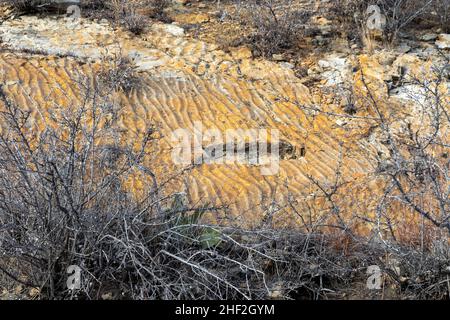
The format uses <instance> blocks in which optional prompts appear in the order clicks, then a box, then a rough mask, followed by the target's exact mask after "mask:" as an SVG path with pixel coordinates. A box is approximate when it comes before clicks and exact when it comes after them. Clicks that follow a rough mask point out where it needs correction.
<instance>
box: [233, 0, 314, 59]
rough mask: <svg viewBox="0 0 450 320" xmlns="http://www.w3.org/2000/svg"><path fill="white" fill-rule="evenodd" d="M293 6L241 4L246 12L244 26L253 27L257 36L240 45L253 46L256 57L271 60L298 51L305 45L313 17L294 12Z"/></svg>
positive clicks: (271, 1)
mask: <svg viewBox="0 0 450 320" xmlns="http://www.w3.org/2000/svg"><path fill="white" fill-rule="evenodd" d="M291 2H292V1H287V2H286V1H281V2H280V1H277V0H262V1H258V0H251V1H247V2H244V3H240V6H242V9H243V10H240V11H241V12H240V15H239V19H240V22H241V23H242V24H248V23H250V24H251V27H252V28H253V33H252V34H251V35H250V36H249V37H248V38H246V39H242V40H241V41H240V42H241V43H242V42H243V43H246V44H249V45H251V47H252V48H253V53H254V55H255V56H264V57H271V56H272V55H273V54H276V53H281V52H283V51H285V50H287V49H293V48H295V47H296V46H297V44H298V42H299V41H301V37H302V35H303V34H304V30H305V29H306V28H305V24H306V22H307V21H308V20H309V17H310V13H309V12H307V11H299V10H293V9H292V8H291Z"/></svg>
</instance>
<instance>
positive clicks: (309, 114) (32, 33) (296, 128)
mask: <svg viewBox="0 0 450 320" xmlns="http://www.w3.org/2000/svg"><path fill="white" fill-rule="evenodd" d="M0 36H1V38H2V42H3V45H4V46H5V47H7V48H8V49H9V52H5V53H1V54H0V81H1V83H3V84H4V89H5V91H6V92H7V93H8V94H9V95H10V96H11V97H12V98H13V99H14V100H15V101H17V102H18V103H20V104H22V105H26V104H27V103H26V101H27V99H28V98H27V97H26V95H29V96H31V97H32V99H33V100H35V101H37V102H38V103H37V104H36V105H37V106H39V108H42V109H41V110H34V115H35V116H36V117H39V116H38V115H42V114H44V115H45V114H46V113H50V112H51V108H52V107H51V106H52V105H54V104H55V103H56V104H61V105H65V104H67V103H70V101H76V100H77V98H79V97H77V90H76V89H75V83H74V79H73V75H74V74H80V73H81V74H84V75H87V76H89V77H92V75H93V74H94V73H95V70H96V68H97V67H98V65H99V64H101V63H102V61H104V60H105V59H109V58H111V57H113V56H114V55H117V54H123V55H125V56H128V57H129V58H131V59H132V60H134V62H135V64H136V65H137V67H138V69H139V70H140V76H141V78H142V80H143V83H142V85H141V86H140V87H139V88H136V89H135V90H132V92H131V93H129V94H123V95H122V97H121V100H122V101H123V104H124V105H125V106H126V108H125V112H124V113H123V115H122V117H121V120H120V121H121V126H122V127H123V130H124V131H125V132H127V133H129V137H130V138H129V140H130V143H132V141H133V139H136V134H138V135H139V134H143V133H144V129H145V127H146V124H148V123H154V124H155V125H156V126H157V127H158V129H159V130H160V132H161V136H162V137H163V138H162V139H161V140H160V141H159V143H158V146H157V150H154V151H155V154H156V156H155V157H152V159H149V160H148V162H149V165H150V166H151V167H152V168H154V170H155V171H156V173H157V175H158V176H159V177H161V180H165V177H167V176H174V178H173V179H172V180H171V181H172V182H171V184H170V189H171V190H170V191H172V192H176V191H183V192H185V193H186V195H187V198H188V200H189V201H190V202H191V203H195V204H198V203H210V204H214V205H227V206H229V211H228V212H227V214H228V215H231V216H236V217H240V219H242V220H244V221H245V222H247V223H259V222H260V221H261V218H262V217H263V216H264V215H265V214H267V212H268V211H271V212H272V211H275V212H277V216H276V218H275V220H276V221H278V223H283V224H289V223H291V222H294V221H295V220H296V219H298V215H296V214H293V211H292V207H293V206H292V205H291V204H292V201H293V198H295V199H296V200H295V201H296V204H295V208H297V209H296V210H299V211H302V210H308V208H311V206H310V204H314V208H315V209H314V210H313V211H314V212H310V218H311V219H314V220H315V219H319V217H320V215H321V214H322V213H324V212H328V211H329V210H328V209H329V203H327V201H326V200H324V198H323V197H321V196H320V191H319V190H318V188H317V185H316V184H315V183H313V182H312V181H313V180H314V181H319V182H320V183H322V184H324V185H332V183H333V182H334V181H335V178H336V169H337V168H338V167H339V168H341V170H342V172H341V176H342V177H344V179H345V180H346V181H345V182H348V183H344V185H345V188H344V191H343V192H342V194H339V201H340V202H342V203H345V205H346V208H347V210H348V211H349V212H352V213H355V212H357V213H358V214H360V215H363V216H370V215H372V214H373V212H374V206H375V203H374V201H375V197H372V196H371V194H372V193H373V192H376V190H377V188H379V186H378V182H376V181H373V180H372V179H370V178H368V173H369V172H372V171H373V170H374V169H375V168H374V166H375V161H374V160H373V159H374V155H375V154H376V152H377V148H376V147H375V146H374V145H373V144H372V142H373V141H371V140H370V139H371V138H372V137H369V138H368V139H366V140H364V139H361V134H364V133H365V131H367V129H361V126H360V125H359V124H358V122H357V120H355V121H353V120H349V121H348V123H347V122H345V123H342V122H339V123H338V121H336V119H335V118H329V117H327V116H326V115H325V114H321V113H317V112H314V110H313V109H314V108H312V107H313V106H314V107H317V105H316V104H317V102H316V101H315V99H313V98H312V96H311V94H310V90H309V89H308V88H307V87H306V86H305V85H303V84H302V81H301V79H299V78H297V77H296V76H295V74H294V71H293V70H292V68H291V67H289V66H287V65H286V64H285V63H284V64H283V63H274V62H268V61H264V60H253V59H252V57H251V52H249V51H248V50H246V49H240V50H235V51H232V52H231V53H230V54H227V53H225V52H223V51H221V50H218V49H217V46H216V45H214V44H208V43H205V42H201V41H196V40H193V39H189V38H187V37H186V36H185V34H184V31H183V29H182V28H180V27H178V26H176V25H163V24H155V25H153V26H152V27H151V28H149V32H148V33H147V34H145V35H144V36H143V37H142V38H139V39H138V38H133V37H131V36H130V35H129V34H128V33H126V32H123V31H121V30H113V29H112V28H111V27H110V26H109V25H108V23H107V22H106V21H104V22H100V23H95V22H92V21H86V20H80V21H78V22H77V23H74V22H73V21H70V20H64V19H61V18H38V17H28V16H26V17H21V18H20V19H17V20H8V21H5V22H4V23H3V24H2V25H0ZM24 51H26V52H25V53H24ZM21 52H22V53H21ZM33 52H35V53H37V54H33ZM404 59H406V58H404ZM381 60H383V59H381ZM385 60H386V59H385ZM387 60H390V62H389V63H388V64H391V63H394V64H396V63H397V64H399V65H402V64H404V62H402V61H398V59H396V58H395V57H393V58H392V59H387ZM406 60H408V59H406ZM394 61H395V62H394ZM408 63H409V62H408ZM414 63H415V62H411V64H414ZM360 64H361V66H362V68H364V70H365V71H366V77H367V78H371V79H373V82H374V83H377V84H379V88H380V90H385V91H384V92H383V94H385V95H387V94H388V90H387V88H386V87H385V86H386V85H385V84H384V81H385V80H387V79H389V70H391V67H390V66H389V67H388V66H385V65H384V64H386V62H383V61H381V62H379V61H376V60H372V59H371V58H369V57H361V59H360ZM319 66H320V68H322V69H323V71H322V72H323V74H322V76H323V77H324V78H325V79H326V80H327V81H326V83H325V85H329V86H332V85H335V84H340V83H343V82H346V81H348V80H349V79H351V81H353V80H355V79H353V77H354V74H353V72H352V63H351V62H350V60H349V59H348V58H347V57H345V56H339V55H338V56H336V55H330V56H329V57H326V58H324V59H323V60H321V62H319ZM356 80H357V79H356ZM356 82H357V81H356ZM48 99H51V100H52V103H48ZM27 107H30V108H36V107H34V106H29V105H28V106H27ZM318 107H319V108H321V109H323V110H330V111H333V110H334V109H333V108H334V107H331V106H330V107H329V106H326V105H319V106H318ZM311 110H312V111H311ZM44 118H45V116H44ZM36 121H45V120H36ZM196 122H201V123H202V126H203V128H204V129H205V130H206V129H218V130H219V131H220V132H221V133H225V131H226V130H228V129H239V128H240V129H261V128H264V129H268V130H270V129H277V130H279V132H280V138H281V140H283V141H287V142H288V143H286V146H287V147H286V148H285V149H286V150H287V151H286V153H289V154H288V156H286V157H284V158H283V159H282V160H281V162H280V170H279V172H278V173H277V174H276V175H273V176H266V175H262V174H261V170H260V169H261V168H260V167H258V166H254V165H250V164H223V165H219V164H216V165H208V164H202V165H199V166H196V167H195V168H194V169H192V170H189V171H188V172H187V173H185V174H184V175H179V174H178V173H179V172H181V171H183V167H180V166H177V165H175V164H174V163H173V159H172V151H173V148H174V147H175V145H174V142H173V141H172V140H171V139H170V137H171V134H172V133H173V132H174V131H176V130H178V129H186V130H188V131H189V132H191V133H193V132H194V124H195V123H196ZM143 187H144V186H142V182H140V181H139V179H138V178H136V179H135V180H134V181H130V188H133V189H134V190H136V192H139V189H141V188H143ZM374 190H375V191H374ZM274 205H275V206H276V208H275V210H273V208H272V207H273V206H274ZM270 208H272V209H270ZM269 209H270V210H269ZM214 218H215V219H219V218H220V217H217V216H216V217H214Z"/></svg>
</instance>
